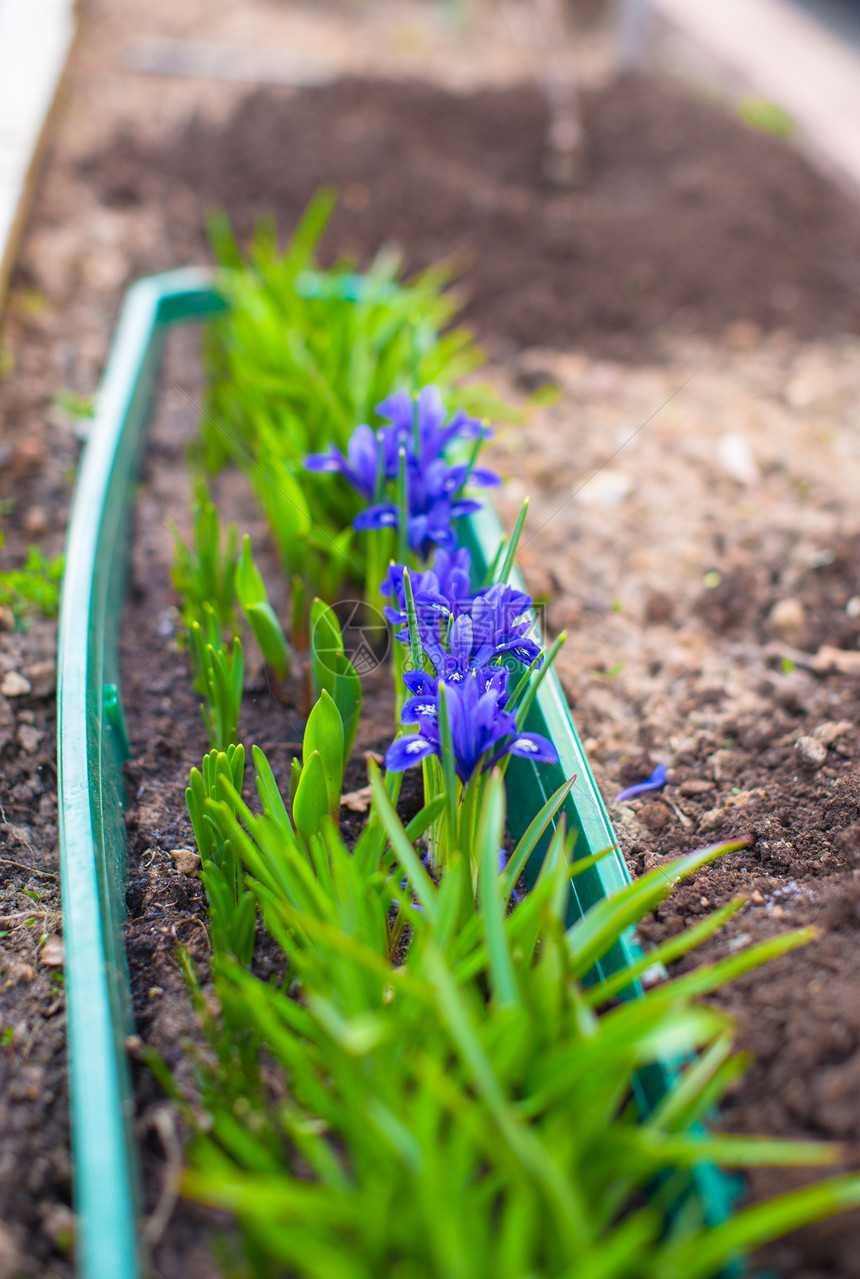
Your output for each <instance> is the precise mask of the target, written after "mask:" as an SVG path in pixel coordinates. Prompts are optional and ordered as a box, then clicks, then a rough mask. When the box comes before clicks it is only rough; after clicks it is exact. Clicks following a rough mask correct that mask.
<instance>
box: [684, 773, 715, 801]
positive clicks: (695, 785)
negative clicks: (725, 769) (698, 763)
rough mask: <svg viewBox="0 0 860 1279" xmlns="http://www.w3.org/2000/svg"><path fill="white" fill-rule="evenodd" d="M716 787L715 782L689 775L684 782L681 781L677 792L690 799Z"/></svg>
mask: <svg viewBox="0 0 860 1279" xmlns="http://www.w3.org/2000/svg"><path fill="white" fill-rule="evenodd" d="M715 789H716V783H715V782H709V781H706V780H705V779H704V778H702V777H691V778H689V779H688V780H687V781H686V782H681V785H680V786H679V787H678V794H679V795H682V796H683V797H684V799H692V798H693V797H694V796H695V795H705V794H707V792H708V791H712V790H715Z"/></svg>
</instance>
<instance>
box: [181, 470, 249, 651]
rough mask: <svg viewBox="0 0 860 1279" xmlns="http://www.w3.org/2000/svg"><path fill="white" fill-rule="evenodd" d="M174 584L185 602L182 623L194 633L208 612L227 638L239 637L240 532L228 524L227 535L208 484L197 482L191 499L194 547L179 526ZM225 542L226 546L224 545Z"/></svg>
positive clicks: (198, 480)
mask: <svg viewBox="0 0 860 1279" xmlns="http://www.w3.org/2000/svg"><path fill="white" fill-rule="evenodd" d="M171 527H172V531H173V536H174V542H175V547H174V556H173V573H172V578H173V585H174V588H175V590H176V592H177V594H178V595H179V596H180V598H181V600H182V620H183V621H184V623H185V625H186V627H187V628H188V629H189V630H190V629H191V626H192V624H193V623H194V622H196V621H199V620H200V618H201V617H202V615H203V613H204V610H206V609H209V610H211V611H212V613H213V614H214V616H215V618H216V620H217V623H218V626H219V628H220V630H221V631H222V632H223V633H224V634H225V635H236V634H238V630H237V617H236V612H237V609H236V606H237V600H236V545H237V541H238V536H239V531H238V529H237V527H236V525H235V524H228V525H227V527H226V529H225V530H224V532H223V534H222V531H221V517H220V515H219V514H218V508H217V506H216V505H215V503H214V502H213V501H212V498H211V497H210V495H209V489H208V487H207V485H206V481H205V480H203V479H199V478H198V479H197V480H196V482H195V484H194V488H193V493H192V499H191V545H190V546H189V545H188V544H187V543H186V542H185V540H184V539H183V537H182V534H181V533H180V532H179V529H178V528H177V527H176V525H175V524H172V525H171ZM222 543H223V545H222Z"/></svg>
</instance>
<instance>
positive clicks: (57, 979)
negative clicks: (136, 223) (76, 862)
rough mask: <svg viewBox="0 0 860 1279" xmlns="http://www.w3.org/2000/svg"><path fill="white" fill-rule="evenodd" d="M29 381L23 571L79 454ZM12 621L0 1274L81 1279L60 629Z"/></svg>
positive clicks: (11, 459)
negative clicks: (32, 394)
mask: <svg viewBox="0 0 860 1279" xmlns="http://www.w3.org/2000/svg"><path fill="white" fill-rule="evenodd" d="M7 332H8V330H7ZM26 373H27V370H26V366H25V369H24V370H23V374H24V376H23V377H21V378H19V379H18V384H17V385H15V384H13V385H11V386H7V387H5V388H4V395H3V401H2V407H3V408H4V409H5V413H6V423H5V425H4V429H3V433H2V436H1V437H0V501H2V503H3V507H2V515H0V526H2V528H3V529H4V531H5V534H6V546H5V548H4V549H2V550H0V568H2V569H11V568H13V567H14V568H17V567H20V565H21V563H22V561H23V557H24V554H25V551H26V546H27V544H28V543H30V542H33V541H37V540H38V541H39V542H41V543H42V544H43V546H44V547H45V549H46V550H47V551H48V552H49V553H50V554H52V555H55V554H57V553H59V551H60V550H61V549H62V520H63V506H64V501H63V500H62V499H61V500H60V502H58V497H60V495H62V494H63V492H64V488H65V485H64V483H63V481H62V478H61V468H62V467H63V466H65V465H67V464H68V462H69V461H70V460H71V457H72V455H73V454H72V452H71V451H70V450H69V449H68V445H67V442H66V441H62V440H56V441H55V444H56V448H55V452H54V456H53V457H52V465H50V466H46V465H45V464H46V460H47V450H46V448H45V445H44V442H43V432H42V430H41V429H39V428H36V429H33V424H32V422H31V421H30V420H29V419H28V416H27V414H26V411H22V410H23V408H24V405H23V404H22V400H25V398H26V397H21V396H20V388H21V383H22V382H24V381H25V379H26ZM19 414H20V416H19ZM9 622H10V618H9V617H8V615H6V614H4V615H2V617H0V685H2V688H3V689H4V690H5V691H0V1274H4V1273H6V1274H10V1275H11V1274H15V1275H18V1274H20V1275H26V1276H27V1277H28V1279H29V1276H30V1275H33V1274H37V1273H38V1274H39V1275H44V1276H50V1277H51V1279H66V1277H67V1276H69V1275H70V1274H71V1273H72V1271H71V1265H70V1262H69V1258H68V1254H69V1251H70V1248H71V1245H72V1240H73V1230H74V1219H73V1216H72V1212H71V1208H70V1206H69V1205H70V1202H71V1161H70V1157H69V1121H68V1092H67V1083H66V1018H65V1000H64V995H63V969H62V952H61V949H60V948H61V945H62V943H61V937H60V934H61V932H62V926H61V925H62V916H61V901H60V876H59V864H58V852H57V798H56V788H57V772H56V749H55V735H56V715H55V710H54V684H55V674H54V670H55V656H56V640H55V625H54V623H53V621H49V620H46V619H42V618H35V619H32V620H31V621H30V622H28V623H25V626H26V629H22V630H19V631H17V632H13V631H11V630H10V629H9ZM13 674H14V675H15V676H21V677H23V680H24V681H25V682H24V683H23V684H21V683H18V684H17V687H16V685H15V683H14V682H13V683H12V685H11V686H10V685H9V684H8V683H6V681H7V680H8V679H10V678H11V677H12V676H13ZM46 936H47V937H50V941H51V945H50V947H49V948H48V949H47V950H46V949H45V948H44V946H43V940H44V939H45V938H46ZM52 952H53V953H52ZM45 958H50V959H51V960H52V963H51V964H47V963H45V962H43V961H44V959H45ZM7 1265H8V1267H9V1269H8V1270H4V1267H5V1266H7ZM13 1266H14V1267H15V1269H14V1270H13V1269H12V1267H13ZM19 1266H20V1269H19V1268H18V1267H19Z"/></svg>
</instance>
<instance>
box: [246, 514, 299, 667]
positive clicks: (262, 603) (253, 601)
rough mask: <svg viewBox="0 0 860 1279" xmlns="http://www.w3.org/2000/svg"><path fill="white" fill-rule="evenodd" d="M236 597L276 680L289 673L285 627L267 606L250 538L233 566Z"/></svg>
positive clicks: (267, 601)
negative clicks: (234, 567) (234, 568)
mask: <svg viewBox="0 0 860 1279" xmlns="http://www.w3.org/2000/svg"><path fill="white" fill-rule="evenodd" d="M236 596H237V598H238V600H239V604H240V605H241V607H242V612H243V613H244V614H245V620H246V622H247V623H248V625H249V626H250V628H251V630H252V631H253V632H254V637H255V638H256V640H257V643H258V644H259V645H260V651H261V652H262V654H263V657H264V658H265V659H266V661H267V662H268V663H269V665H270V666H271V668H272V670H273V671H274V672H275V675H276V676H277V678H278V679H284V677H285V676H286V675H288V674H289V670H290V650H289V645H288V644H287V637H286V635H285V634H284V628H283V627H282V626H281V623H280V622H279V620H278V617H277V614H276V613H275V610H274V609H273V608H272V606H271V604H270V603H269V596H268V594H267V592H266V584H265V582H264V581H263V576H262V574H261V573H260V570H259V569H258V568H257V566H256V564H255V563H254V557H253V555H252V554H251V539H250V538H249V537H248V534H247V533H246V534H245V536H244V538H243V539H242V554H241V555H240V556H239V561H238V563H237V565H236Z"/></svg>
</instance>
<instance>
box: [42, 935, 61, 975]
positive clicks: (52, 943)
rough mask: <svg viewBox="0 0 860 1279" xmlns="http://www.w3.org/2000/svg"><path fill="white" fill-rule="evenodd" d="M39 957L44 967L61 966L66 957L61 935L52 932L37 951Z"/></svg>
mask: <svg viewBox="0 0 860 1279" xmlns="http://www.w3.org/2000/svg"><path fill="white" fill-rule="evenodd" d="M39 959H40V960H41V962H42V963H43V964H44V965H45V967H46V968H62V966H63V964H64V963H65V959H66V953H65V949H64V947H63V939H62V937H58V936H57V935H56V933H52V934H51V936H50V937H48V939H47V940H46V942H45V944H44V946H43V947H42V949H41V950H40V951H39Z"/></svg>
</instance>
